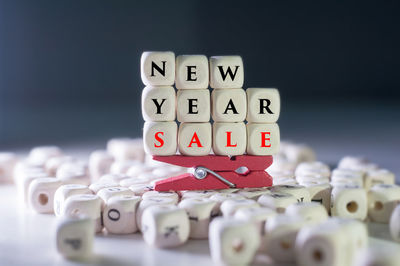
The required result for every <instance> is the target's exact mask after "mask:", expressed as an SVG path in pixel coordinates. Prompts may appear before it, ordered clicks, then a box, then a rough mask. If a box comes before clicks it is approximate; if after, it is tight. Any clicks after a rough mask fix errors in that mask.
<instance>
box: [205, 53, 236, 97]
mask: <svg viewBox="0 0 400 266" xmlns="http://www.w3.org/2000/svg"><path fill="white" fill-rule="evenodd" d="M243 82H244V71H243V61H242V58H241V57H240V56H212V57H210V87H211V88H214V89H225V88H241V87H243Z"/></svg>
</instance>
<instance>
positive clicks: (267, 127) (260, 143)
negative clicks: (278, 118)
mask: <svg viewBox="0 0 400 266" xmlns="http://www.w3.org/2000/svg"><path fill="white" fill-rule="evenodd" d="M279 143H280V135H279V126H278V124H275V123H274V124H256V123H248V124H247V153H248V154H251V155H272V154H276V153H278V152H279Z"/></svg>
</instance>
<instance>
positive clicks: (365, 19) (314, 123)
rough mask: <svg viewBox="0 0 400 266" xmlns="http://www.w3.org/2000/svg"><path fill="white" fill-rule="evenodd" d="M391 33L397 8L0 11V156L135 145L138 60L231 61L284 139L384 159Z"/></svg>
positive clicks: (391, 128) (391, 131)
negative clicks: (271, 105)
mask: <svg viewBox="0 0 400 266" xmlns="http://www.w3.org/2000/svg"><path fill="white" fill-rule="evenodd" d="M399 26H400V16H399V1H374V2H372V1H360V2H354V3H349V2H348V1H343V3H328V2H327V1H315V2H304V1H293V2H287V1H274V3H272V2H271V3H269V2H267V1H263V2H261V1H260V2H252V1H241V2H235V1H227V2H219V1H200V0H199V1H159V2H153V1H140V2H139V1H1V0H0V148H13V147H21V146H29V145H39V144H48V143H55V144H60V143H76V142H83V143H86V142H103V141H105V140H107V139H108V138H110V137H113V136H141V128H142V126H143V122H142V118H141V111H140V94H141V90H142V88H143V85H142V83H141V80H140V73H139V58H140V55H141V52H142V51H144V50H172V51H174V52H175V53H176V54H206V55H207V56H211V55H226V54H239V55H242V56H243V60H244V64H245V88H246V87H250V86H262V87H277V88H278V89H279V90H280V93H281V98H282V113H281V118H280V120H279V124H280V127H281V134H282V138H283V139H293V140H296V141H305V142H307V143H309V144H310V145H311V146H313V145H320V144H322V147H324V146H323V143H325V144H326V145H328V146H329V145H331V146H337V145H342V146H343V150H344V152H353V153H356V154H357V153H358V151H357V150H354V149H352V144H354V143H358V145H359V146H360V145H363V147H365V148H368V147H369V146H368V145H370V144H371V143H374V145H377V147H380V148H381V151H383V152H384V151H386V149H391V150H393V149H395V147H397V148H398V147H400V142H399V141H398V134H399V133H400V130H399V126H398V124H399V122H398V121H399V118H400V108H399V103H400V102H399V99H400V86H399V85H400V79H399V77H398V76H399V70H400V67H399V61H400V60H399V59H400V56H399V47H400V37H399V29H400V27H399ZM356 146H357V145H356ZM359 146H357V147H359ZM318 147H321V146H318ZM397 148H396V149H397ZM393 151H394V150H393ZM373 152H374V150H371V153H373Z"/></svg>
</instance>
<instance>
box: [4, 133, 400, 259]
mask: <svg viewBox="0 0 400 266" xmlns="http://www.w3.org/2000/svg"><path fill="white" fill-rule="evenodd" d="M274 157H275V158H274V159H275V162H274V164H273V165H272V166H271V167H270V168H269V169H268V171H269V173H270V174H271V175H272V176H273V178H274V186H272V187H269V188H252V189H225V190H213V191H211V190H210V191H179V192H157V191H154V190H152V186H153V184H154V182H155V181H158V180H161V179H164V178H168V177H170V176H173V175H177V174H179V173H182V172H183V171H186V169H182V168H180V167H176V166H170V165H166V164H162V163H159V162H155V161H153V160H151V157H150V156H148V155H146V154H145V153H144V150H143V143H142V140H140V139H112V140H110V141H109V142H108V144H107V149H106V150H97V151H93V152H92V153H91V155H90V157H89V158H88V160H87V162H86V161H85V160H81V159H77V158H75V157H73V156H68V155H66V154H65V153H64V152H63V151H62V150H61V149H60V148H58V147H54V146H46V147H36V148H33V149H32V150H31V151H30V153H29V155H28V156H27V158H24V159H20V158H17V156H15V155H14V154H12V153H4V152H3V153H0V180H2V181H5V180H6V179H7V178H8V179H10V178H11V177H13V178H14V182H15V184H16V187H17V191H18V195H19V199H20V200H21V202H23V203H24V204H25V206H26V207H27V208H29V209H32V210H33V211H35V212H37V213H54V215H55V216H56V217H57V219H59V222H58V228H57V232H56V236H55V238H56V243H57V250H58V252H59V253H60V254H61V255H62V256H64V257H65V258H69V259H82V258H86V257H88V256H91V250H92V245H93V242H94V238H95V235H96V234H133V233H137V232H141V233H142V235H143V239H144V241H145V242H146V243H147V244H149V245H151V246H154V247H157V248H172V247H176V246H179V245H183V244H184V243H185V242H187V241H188V239H209V247H210V253H211V256H212V259H213V260H214V261H215V262H216V263H218V264H225V265H233V264H235V265H238V264H243V265H245V264H250V263H252V262H253V261H254V259H255V258H257V257H258V256H259V255H260V254H263V255H267V256H269V257H270V258H271V259H272V260H273V261H275V262H278V263H289V262H291V263H293V262H296V263H298V264H299V265H378V263H379V265H398V261H399V256H400V253H399V252H397V251H393V252H392V251H391V250H388V249H385V250H380V249H371V248H369V246H368V230H367V227H366V223H365V222H377V223H386V224H389V225H390V231H391V234H392V237H393V239H394V240H396V241H400V206H399V205H398V203H399V202H400V187H399V186H397V185H395V177H394V174H393V173H391V172H390V171H388V170H385V169H380V168H379V167H378V166H377V165H375V164H373V163H371V162H369V161H367V160H366V159H362V158H359V157H344V158H343V159H341V160H340V162H339V164H338V166H337V168H336V169H333V170H331V169H330V167H329V166H328V165H327V164H324V163H322V162H317V161H315V155H314V153H313V151H312V149H310V148H309V147H307V146H305V145H299V144H294V143H288V142H282V145H281V151H280V153H279V154H277V155H276V156H274Z"/></svg>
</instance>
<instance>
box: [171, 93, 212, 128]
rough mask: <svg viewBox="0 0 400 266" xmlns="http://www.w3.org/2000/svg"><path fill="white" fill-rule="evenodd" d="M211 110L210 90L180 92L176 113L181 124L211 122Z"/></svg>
mask: <svg viewBox="0 0 400 266" xmlns="http://www.w3.org/2000/svg"><path fill="white" fill-rule="evenodd" d="M174 108H175V107H174ZM210 109H211V108H210V91H209V90H208V89H202V90H178V93H177V106H176V112H177V119H178V121H179V122H209V121H210ZM174 110H175V109H174Z"/></svg>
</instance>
